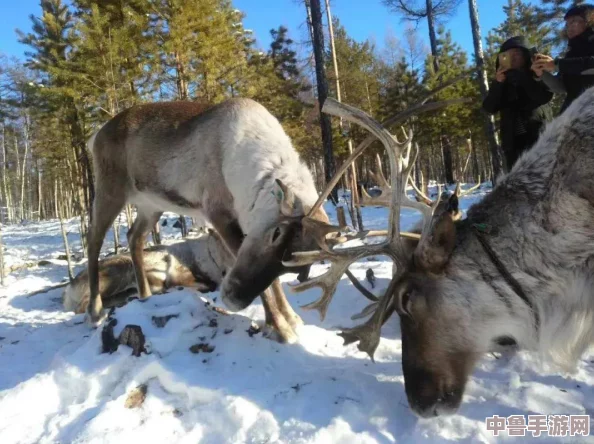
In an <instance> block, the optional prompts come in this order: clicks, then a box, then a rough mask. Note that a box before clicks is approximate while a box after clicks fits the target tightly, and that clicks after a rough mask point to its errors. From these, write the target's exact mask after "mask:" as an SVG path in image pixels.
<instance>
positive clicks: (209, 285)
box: [62, 229, 234, 313]
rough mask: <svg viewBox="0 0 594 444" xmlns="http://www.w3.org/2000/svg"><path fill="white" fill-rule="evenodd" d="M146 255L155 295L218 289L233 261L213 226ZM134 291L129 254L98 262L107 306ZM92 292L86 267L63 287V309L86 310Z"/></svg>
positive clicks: (122, 300)
mask: <svg viewBox="0 0 594 444" xmlns="http://www.w3.org/2000/svg"><path fill="white" fill-rule="evenodd" d="M143 257H144V272H145V274H146V276H147V281H148V283H149V286H150V290H151V293H152V294H156V293H162V292H164V291H166V290H167V289H169V288H172V287H177V286H183V287H192V288H195V289H196V290H197V291H200V292H202V293H207V292H212V291H215V290H217V289H218V288H219V285H220V283H221V281H222V280H223V277H224V276H225V274H226V273H227V270H228V269H230V268H231V267H232V266H233V261H234V258H233V256H232V255H231V254H230V253H229V251H228V250H227V247H226V246H225V244H224V243H223V241H222V239H221V238H220V237H219V235H218V234H217V233H216V231H214V230H211V229H207V231H206V232H205V233H204V234H202V235H201V236H200V237H198V238H195V239H186V240H184V241H181V242H174V243H171V244H164V245H154V246H152V247H149V248H145V249H144V251H143ZM134 290H136V291H138V288H137V284H136V275H135V273H134V263H133V262H132V258H131V257H130V255H129V254H127V255H126V254H119V255H115V256H109V257H107V258H105V259H103V260H102V261H101V262H99V292H100V294H101V299H102V302H103V305H104V307H116V306H121V305H124V304H125V303H126V302H127V299H128V296H130V293H131V292H133V291H134ZM89 295H90V289H89V274H88V270H87V269H86V268H85V269H84V270H82V271H81V272H80V273H79V274H77V275H76V277H75V278H74V281H73V282H71V283H70V284H68V286H66V288H65V289H64V292H63V294H62V303H63V305H64V309H65V310H66V311H74V312H75V313H84V312H85V311H86V309H87V306H88V304H89Z"/></svg>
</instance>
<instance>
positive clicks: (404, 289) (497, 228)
mask: <svg viewBox="0 0 594 444" xmlns="http://www.w3.org/2000/svg"><path fill="white" fill-rule="evenodd" d="M322 111H323V112H326V113H328V114H331V115H335V116H340V117H342V118H344V119H347V120H350V121H351V122H353V123H356V124H359V125H362V126H363V127H365V128H366V129H368V130H369V131H370V132H371V133H372V134H373V135H374V136H375V137H377V138H378V139H379V140H380V141H381V142H382V143H383V144H384V146H385V147H386V149H387V151H388V154H389V159H390V170H391V196H390V199H391V201H390V202H389V206H390V220H389V230H388V233H387V238H386V240H385V242H383V243H380V244H374V245H366V244H363V245H361V246H357V247H352V248H341V249H335V248H333V246H332V245H330V244H329V243H328V242H327V241H326V239H325V238H324V235H325V233H328V232H330V230H327V229H324V227H322V226H321V225H320V224H319V223H318V222H317V221H315V220H314V219H308V217H306V218H304V220H303V222H302V224H303V227H304V229H306V230H309V232H310V233H311V234H312V235H313V236H314V237H315V238H316V239H317V242H318V244H319V249H318V250H315V251H311V252H295V253H293V255H292V259H291V260H289V261H285V262H284V264H285V265H286V266H298V265H304V264H312V263H314V262H316V261H318V260H320V259H327V260H330V261H331V262H332V265H331V267H330V269H329V270H328V272H327V273H326V274H324V275H321V276H318V277H316V278H314V279H311V280H309V281H306V282H304V283H301V284H299V285H298V286H297V287H295V291H303V290H305V289H307V288H311V287H314V286H320V287H322V289H323V295H322V298H321V299H320V300H319V301H317V302H315V303H313V304H311V306H312V308H315V309H317V310H319V311H320V315H321V316H322V317H323V316H324V314H325V310H326V309H327V306H328V304H329V303H330V300H331V298H332V296H333V294H334V292H335V290H336V284H337V281H338V279H340V277H341V276H342V274H343V272H344V270H345V269H346V268H347V267H348V266H349V264H351V263H352V262H354V261H355V260H358V259H360V258H362V257H365V256H369V255H378V254H385V255H388V256H390V257H391V258H392V260H393V261H394V263H395V266H396V268H395V273H394V276H393V279H392V280H391V282H390V284H389V286H388V289H387V290H386V292H385V294H384V295H383V296H382V297H381V298H380V299H379V301H377V302H375V303H373V304H371V305H370V306H369V307H367V308H366V309H365V310H364V312H363V313H362V316H365V315H371V317H370V318H369V319H368V321H367V322H365V323H364V324H362V325H359V326H356V327H354V328H352V329H344V330H343V331H342V332H341V333H340V334H341V336H342V337H343V338H344V340H345V344H350V343H354V342H357V341H358V342H359V344H358V348H359V349H360V350H362V351H365V352H367V353H368V354H369V355H370V357H371V358H372V359H373V354H374V352H375V350H376V348H377V345H378V343H379V340H380V331H381V327H382V325H383V324H384V323H385V322H386V321H387V320H388V319H389V317H390V316H391V315H392V314H393V312H396V313H398V315H399V318H400V329H401V335H402V336H401V337H402V369H403V374H404V380H405V383H404V385H405V391H406V394H407V398H408V402H409V405H410V407H411V408H412V410H413V411H414V412H415V413H416V414H417V415H419V416H422V417H433V416H438V415H446V414H452V413H454V412H456V411H457V409H458V408H459V405H460V403H461V401H462V398H463V393H464V389H465V386H466V383H467V380H468V378H469V376H470V374H471V373H472V371H473V369H474V366H475V364H476V362H477V360H478V359H479V358H480V357H481V355H482V354H483V353H485V352H489V351H491V350H497V349H499V347H500V345H503V344H508V345H515V346H517V347H519V348H522V349H527V350H533V351H537V352H538V353H539V354H540V355H541V356H542V357H547V358H549V359H551V361H552V362H553V363H556V364H558V365H560V366H561V367H562V368H565V369H571V368H572V366H573V365H574V364H575V363H576V361H577V359H578V358H579V357H580V356H581V355H582V353H584V352H585V350H586V349H587V348H588V347H590V346H591V345H593V344H594V224H593V223H592V221H593V220H594V126H593V125H592V122H594V88H590V89H588V90H587V91H585V92H584V93H583V94H582V95H581V96H580V98H579V99H577V100H576V101H575V102H573V104H572V105H571V106H570V107H569V108H568V109H567V110H566V111H565V112H564V113H563V114H562V115H560V116H559V117H557V118H556V119H555V120H554V121H552V122H551V123H549V125H548V126H547V127H546V129H545V130H544V132H543V133H542V134H541V136H540V138H539V140H538V142H537V143H536V144H535V145H534V147H533V148H532V149H531V150H529V151H528V152H526V153H525V154H523V155H522V157H521V158H520V159H519V160H518V162H517V163H516V165H515V166H514V167H513V168H512V170H511V171H510V172H509V173H508V174H507V175H504V176H502V177H500V178H499V179H498V181H497V184H496V186H495V187H494V189H493V190H492V192H491V193H490V194H488V195H487V196H486V197H484V198H483V199H482V200H481V201H480V202H478V203H476V204H474V205H473V206H471V207H470V209H469V210H468V212H467V217H466V218H465V219H461V220H456V216H455V215H456V214H457V213H458V212H459V206H458V199H457V196H456V195H455V194H454V195H453V196H452V197H451V198H450V199H449V200H448V204H447V205H446V206H445V209H444V210H443V211H442V212H441V213H438V212H437V209H438V207H439V202H440V199H439V197H438V199H437V200H436V201H435V202H433V203H432V205H431V206H429V205H426V204H425V203H422V202H416V201H413V200H410V199H408V197H407V196H406V195H405V192H404V191H405V185H406V183H407V181H408V180H409V176H410V172H411V168H412V165H413V164H414V158H413V161H412V162H411V161H410V152H411V144H412V133H409V137H408V139H407V140H405V141H404V142H398V141H397V140H396V139H395V138H394V137H393V136H392V135H391V134H390V133H389V132H388V130H387V129H385V128H384V127H382V126H381V125H380V124H378V123H377V122H376V121H374V120H373V119H371V118H370V117H369V116H368V115H366V114H365V113H363V112H362V111H359V110H357V109H355V108H352V107H349V106H347V105H341V104H339V103H337V102H335V101H334V100H331V99H327V100H326V102H325V103H324V105H323V108H322ZM353 154H354V156H351V157H350V158H349V159H348V162H350V161H351V160H352V159H353V158H354V157H356V156H355V154H357V155H358V154H360V153H359V152H357V151H355V152H354V153H353ZM348 162H345V164H347V163H348ZM347 167H348V165H343V167H342V168H340V169H339V171H338V173H337V176H339V175H340V174H342V173H343V172H344V170H345V169H346V168H347ZM335 180H338V179H337V178H336V177H335ZM333 183H334V180H333V181H332V182H331V183H330V185H331V186H332V184H333ZM328 193H329V189H326V190H325V191H324V192H323V193H322V195H321V196H320V199H319V200H318V202H317V203H316V205H314V206H313V207H312V211H314V210H315V209H316V208H317V207H318V205H320V203H321V202H322V200H323V199H324V198H325V196H327V195H328ZM403 207H409V208H413V209H416V210H418V211H419V212H420V213H421V214H422V216H423V223H422V224H421V227H422V228H421V229H420V233H403V232H401V230H400V210H401V208H403ZM442 208H443V207H442ZM335 230H336V231H338V230H339V228H338V227H337V228H335ZM347 237H348V236H347Z"/></svg>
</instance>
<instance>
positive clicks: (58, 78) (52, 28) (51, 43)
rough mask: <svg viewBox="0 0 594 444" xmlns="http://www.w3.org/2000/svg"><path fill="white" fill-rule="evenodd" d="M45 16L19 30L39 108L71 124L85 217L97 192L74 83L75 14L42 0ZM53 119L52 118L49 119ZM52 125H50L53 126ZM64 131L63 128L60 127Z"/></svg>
mask: <svg viewBox="0 0 594 444" xmlns="http://www.w3.org/2000/svg"><path fill="white" fill-rule="evenodd" d="M41 10H42V15H41V17H35V16H33V15H31V16H30V18H31V21H32V25H33V26H32V33H28V34H25V33H23V32H21V31H17V34H18V35H19V40H20V41H21V42H22V43H24V44H26V45H28V46H29V47H31V51H29V52H27V53H26V56H27V61H26V66H28V67H30V68H31V69H33V70H34V71H35V72H36V73H37V75H38V76H39V78H40V83H39V86H40V87H41V86H43V89H42V90H38V91H37V92H38V95H37V97H38V103H37V109H43V110H45V111H46V112H51V113H53V114H52V118H53V119H56V120H57V121H58V122H60V123H61V124H65V125H66V126H67V128H68V133H69V139H70V147H71V149H72V151H71V153H63V158H68V156H69V154H73V158H74V159H75V164H74V165H72V168H73V169H72V170H71V171H73V172H74V175H73V177H72V180H71V182H72V186H73V187H76V188H77V189H82V193H81V194H82V196H79V195H78V194H73V198H74V199H75V202H76V204H77V205H78V211H79V214H80V215H81V217H83V214H84V213H86V210H87V209H88V208H90V205H91V202H92V200H93V196H94V189H93V180H92V173H91V165H90V160H89V158H88V155H87V151H86V143H85V128H84V118H83V110H82V109H81V106H80V105H79V104H80V103H81V101H80V95H79V92H78V90H77V88H76V86H75V85H74V84H73V74H72V71H73V70H72V65H71V59H70V56H71V55H70V52H71V50H72V49H73V47H74V44H75V40H76V37H75V35H74V33H73V28H74V25H75V21H74V16H73V14H72V13H71V12H70V11H69V9H68V7H67V6H66V5H65V4H63V3H62V1H61V0H42V1H41ZM49 123H51V122H49ZM51 126H52V125H51V124H50V125H48V127H51ZM58 132H59V133H61V132H62V131H61V130H60V131H58Z"/></svg>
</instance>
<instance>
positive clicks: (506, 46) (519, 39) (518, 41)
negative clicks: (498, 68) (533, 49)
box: [499, 35, 530, 52]
mask: <svg viewBox="0 0 594 444" xmlns="http://www.w3.org/2000/svg"><path fill="white" fill-rule="evenodd" d="M512 48H521V49H530V46H529V45H528V42H527V41H526V39H525V38H524V36H522V35H518V36H515V37H512V38H511V39H508V40H506V41H505V42H504V43H503V45H501V49H500V50H499V52H505V51H507V50H510V49H512Z"/></svg>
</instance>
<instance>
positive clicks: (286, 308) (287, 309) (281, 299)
mask: <svg viewBox="0 0 594 444" xmlns="http://www.w3.org/2000/svg"><path fill="white" fill-rule="evenodd" d="M271 288H272V292H273V293H274V297H275V301H276V305H277V307H278V308H279V310H280V312H281V314H282V315H283V316H284V317H285V319H286V320H287V322H288V323H289V325H290V326H291V327H292V328H293V329H296V328H297V327H300V326H302V325H303V321H302V320H301V317H300V316H299V315H298V314H297V313H295V311H294V310H293V307H292V306H291V304H290V303H289V301H288V300H287V297H286V296H285V292H284V291H283V286H282V285H281V283H280V280H279V279H278V278H277V279H275V280H274V281H273V282H272V285H271Z"/></svg>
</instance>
